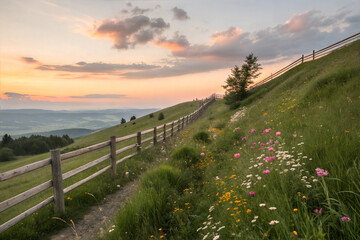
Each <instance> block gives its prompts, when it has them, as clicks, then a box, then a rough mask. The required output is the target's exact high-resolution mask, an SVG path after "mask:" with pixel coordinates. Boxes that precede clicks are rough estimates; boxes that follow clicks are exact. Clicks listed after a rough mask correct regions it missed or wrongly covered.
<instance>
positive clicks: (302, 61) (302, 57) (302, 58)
mask: <svg viewBox="0 0 360 240" xmlns="http://www.w3.org/2000/svg"><path fill="white" fill-rule="evenodd" d="M301 63H304V54H303V55H302V56H301Z"/></svg>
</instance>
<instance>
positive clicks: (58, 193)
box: [0, 94, 216, 233]
mask: <svg viewBox="0 0 360 240" xmlns="http://www.w3.org/2000/svg"><path fill="white" fill-rule="evenodd" d="M215 99H216V95H215V94H213V95H211V96H210V97H209V98H207V99H205V100H204V101H201V102H200V106H199V108H198V109H197V110H195V111H194V112H192V113H191V114H189V115H186V116H183V117H181V118H180V119H178V120H176V121H173V122H169V123H165V124H163V125H160V126H157V127H154V128H152V129H148V130H144V131H141V132H137V133H134V134H131V135H128V136H124V137H119V138H116V137H115V136H111V137H110V140H109V141H105V142H102V143H98V144H95V145H92V146H89V147H85V148H81V149H78V150H76V151H72V152H68V153H64V154H60V151H59V150H58V149H56V150H51V151H50V158H47V159H44V160H41V161H38V162H35V163H31V164H29V165H26V166H23V167H19V168H16V169H13V170H10V171H7V172H4V173H0V181H5V180H8V179H10V178H13V177H16V176H19V175H22V174H25V173H28V172H30V171H33V170H35V169H38V168H41V167H44V166H47V165H49V164H51V171H52V180H48V181H46V182H44V183H42V184H40V185H37V186H36V187H33V188H31V189H29V190H27V191H25V192H23V193H20V194H18V195H16V196H14V197H12V198H10V199H7V200H5V201H3V202H1V203H0V212H3V211H5V210H6V209H8V208H10V207H12V206H15V205H16V204H18V203H20V202H22V201H24V200H26V199H28V198H30V197H32V196H34V195H36V194H38V193H40V192H42V191H44V190H46V189H48V188H51V187H52V188H53V195H52V196H51V197H48V198H47V199H45V200H43V201H42V202H40V203H39V204H37V205H35V206H33V207H32V208H30V209H28V210H26V211H25V212H23V213H21V214H19V215H18V216H16V217H14V218H12V219H11V220H9V221H7V222H6V223H4V224H2V225H0V233H1V232H3V231H5V230H6V229H8V228H10V227H11V226H13V225H15V224H16V223H18V222H19V221H21V220H22V219H24V218H26V217H27V216H29V215H31V214H33V213H35V212H36V211H38V210H39V209H41V208H43V207H44V206H46V205H48V204H49V203H51V202H54V211H55V212H64V211H65V202H64V194H66V193H68V192H69V191H71V190H73V189H74V188H76V187H78V186H80V185H82V184H84V183H86V182H88V181H89V180H91V179H93V178H95V177H97V176H99V175H100V174H102V173H104V172H106V171H108V170H110V173H111V175H112V176H116V165H117V164H119V163H121V162H123V161H125V160H127V159H129V158H131V157H133V156H135V155H136V154H137V153H139V152H140V151H141V150H142V146H143V145H144V143H146V142H150V143H151V141H152V144H150V145H148V146H147V147H146V148H144V149H148V148H150V147H152V146H154V145H155V144H156V143H158V142H161V141H165V140H166V139H167V138H169V137H172V136H174V135H175V133H176V132H180V131H181V129H183V128H184V127H185V125H188V124H189V123H191V122H192V121H194V120H196V119H197V118H198V117H199V116H200V115H201V114H202V113H203V112H204V110H205V109H206V108H207V107H208V106H209V105H210V104H211V103H213V102H214V101H215ZM148 135H150V137H147V138H145V139H144V137H143V136H148ZM133 138H134V139H136V143H134V144H130V145H128V146H126V147H123V148H120V149H117V148H116V144H117V143H120V142H123V141H126V140H129V139H133ZM104 147H110V153H109V154H106V155H105V156H102V157H100V158H98V159H96V160H94V161H91V162H89V163H86V164H84V165H82V166H80V167H78V168H76V169H73V170H71V171H68V172H66V173H62V171H61V161H64V160H66V159H70V158H73V157H76V156H79V155H82V154H85V153H88V152H92V151H95V150H98V149H101V148H104ZM135 148H136V149H137V151H136V152H134V153H132V154H129V155H127V156H125V157H122V158H121V159H118V160H117V155H119V154H120V153H123V152H125V151H128V150H130V149H135ZM108 159H110V165H108V166H106V167H104V168H102V169H101V170H99V171H97V172H95V173H93V174H92V175H90V176H88V177H86V178H84V179H82V180H80V181H78V182H76V183H74V184H72V185H70V186H68V187H66V188H63V180H65V179H68V178H70V177H72V176H74V175H76V174H78V173H80V172H83V171H85V170H87V169H89V168H91V167H93V166H95V165H98V164H99V163H101V162H104V161H106V160H108Z"/></svg>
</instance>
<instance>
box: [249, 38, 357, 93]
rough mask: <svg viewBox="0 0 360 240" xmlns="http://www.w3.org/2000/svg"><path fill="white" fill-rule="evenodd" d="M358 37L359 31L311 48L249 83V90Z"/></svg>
mask: <svg viewBox="0 0 360 240" xmlns="http://www.w3.org/2000/svg"><path fill="white" fill-rule="evenodd" d="M359 39H360V33H357V34H354V35H352V36H350V37H348V38H345V39H343V40H341V41H339V42H337V43H334V44H331V45H329V46H327V47H325V48H322V49H320V50H317V51H315V50H313V51H312V53H310V54H308V55H302V56H301V57H300V58H299V59H296V60H295V61H294V62H292V63H290V64H289V65H287V66H286V67H284V68H282V69H280V70H279V71H277V72H275V73H272V74H271V75H270V76H268V77H266V78H264V79H263V80H261V81H259V82H257V83H255V84H253V85H251V86H250V87H249V90H250V89H252V88H256V87H259V86H261V85H263V84H265V83H267V82H270V81H271V80H273V79H275V78H277V77H279V76H281V75H282V74H284V73H285V72H287V71H289V70H290V69H292V68H294V67H296V66H298V65H300V64H302V63H304V62H309V61H313V60H315V59H318V58H321V57H323V56H326V55H328V54H329V53H332V52H333V51H335V50H337V49H340V48H342V47H345V46H347V45H349V44H350V43H352V42H354V41H356V40H359Z"/></svg>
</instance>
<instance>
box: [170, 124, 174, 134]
mask: <svg viewBox="0 0 360 240" xmlns="http://www.w3.org/2000/svg"><path fill="white" fill-rule="evenodd" d="M171 136H174V121H173V122H172V123H171Z"/></svg>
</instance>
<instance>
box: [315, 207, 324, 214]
mask: <svg viewBox="0 0 360 240" xmlns="http://www.w3.org/2000/svg"><path fill="white" fill-rule="evenodd" d="M314 212H315V213H316V214H321V212H322V208H320V209H315V210H314Z"/></svg>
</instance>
